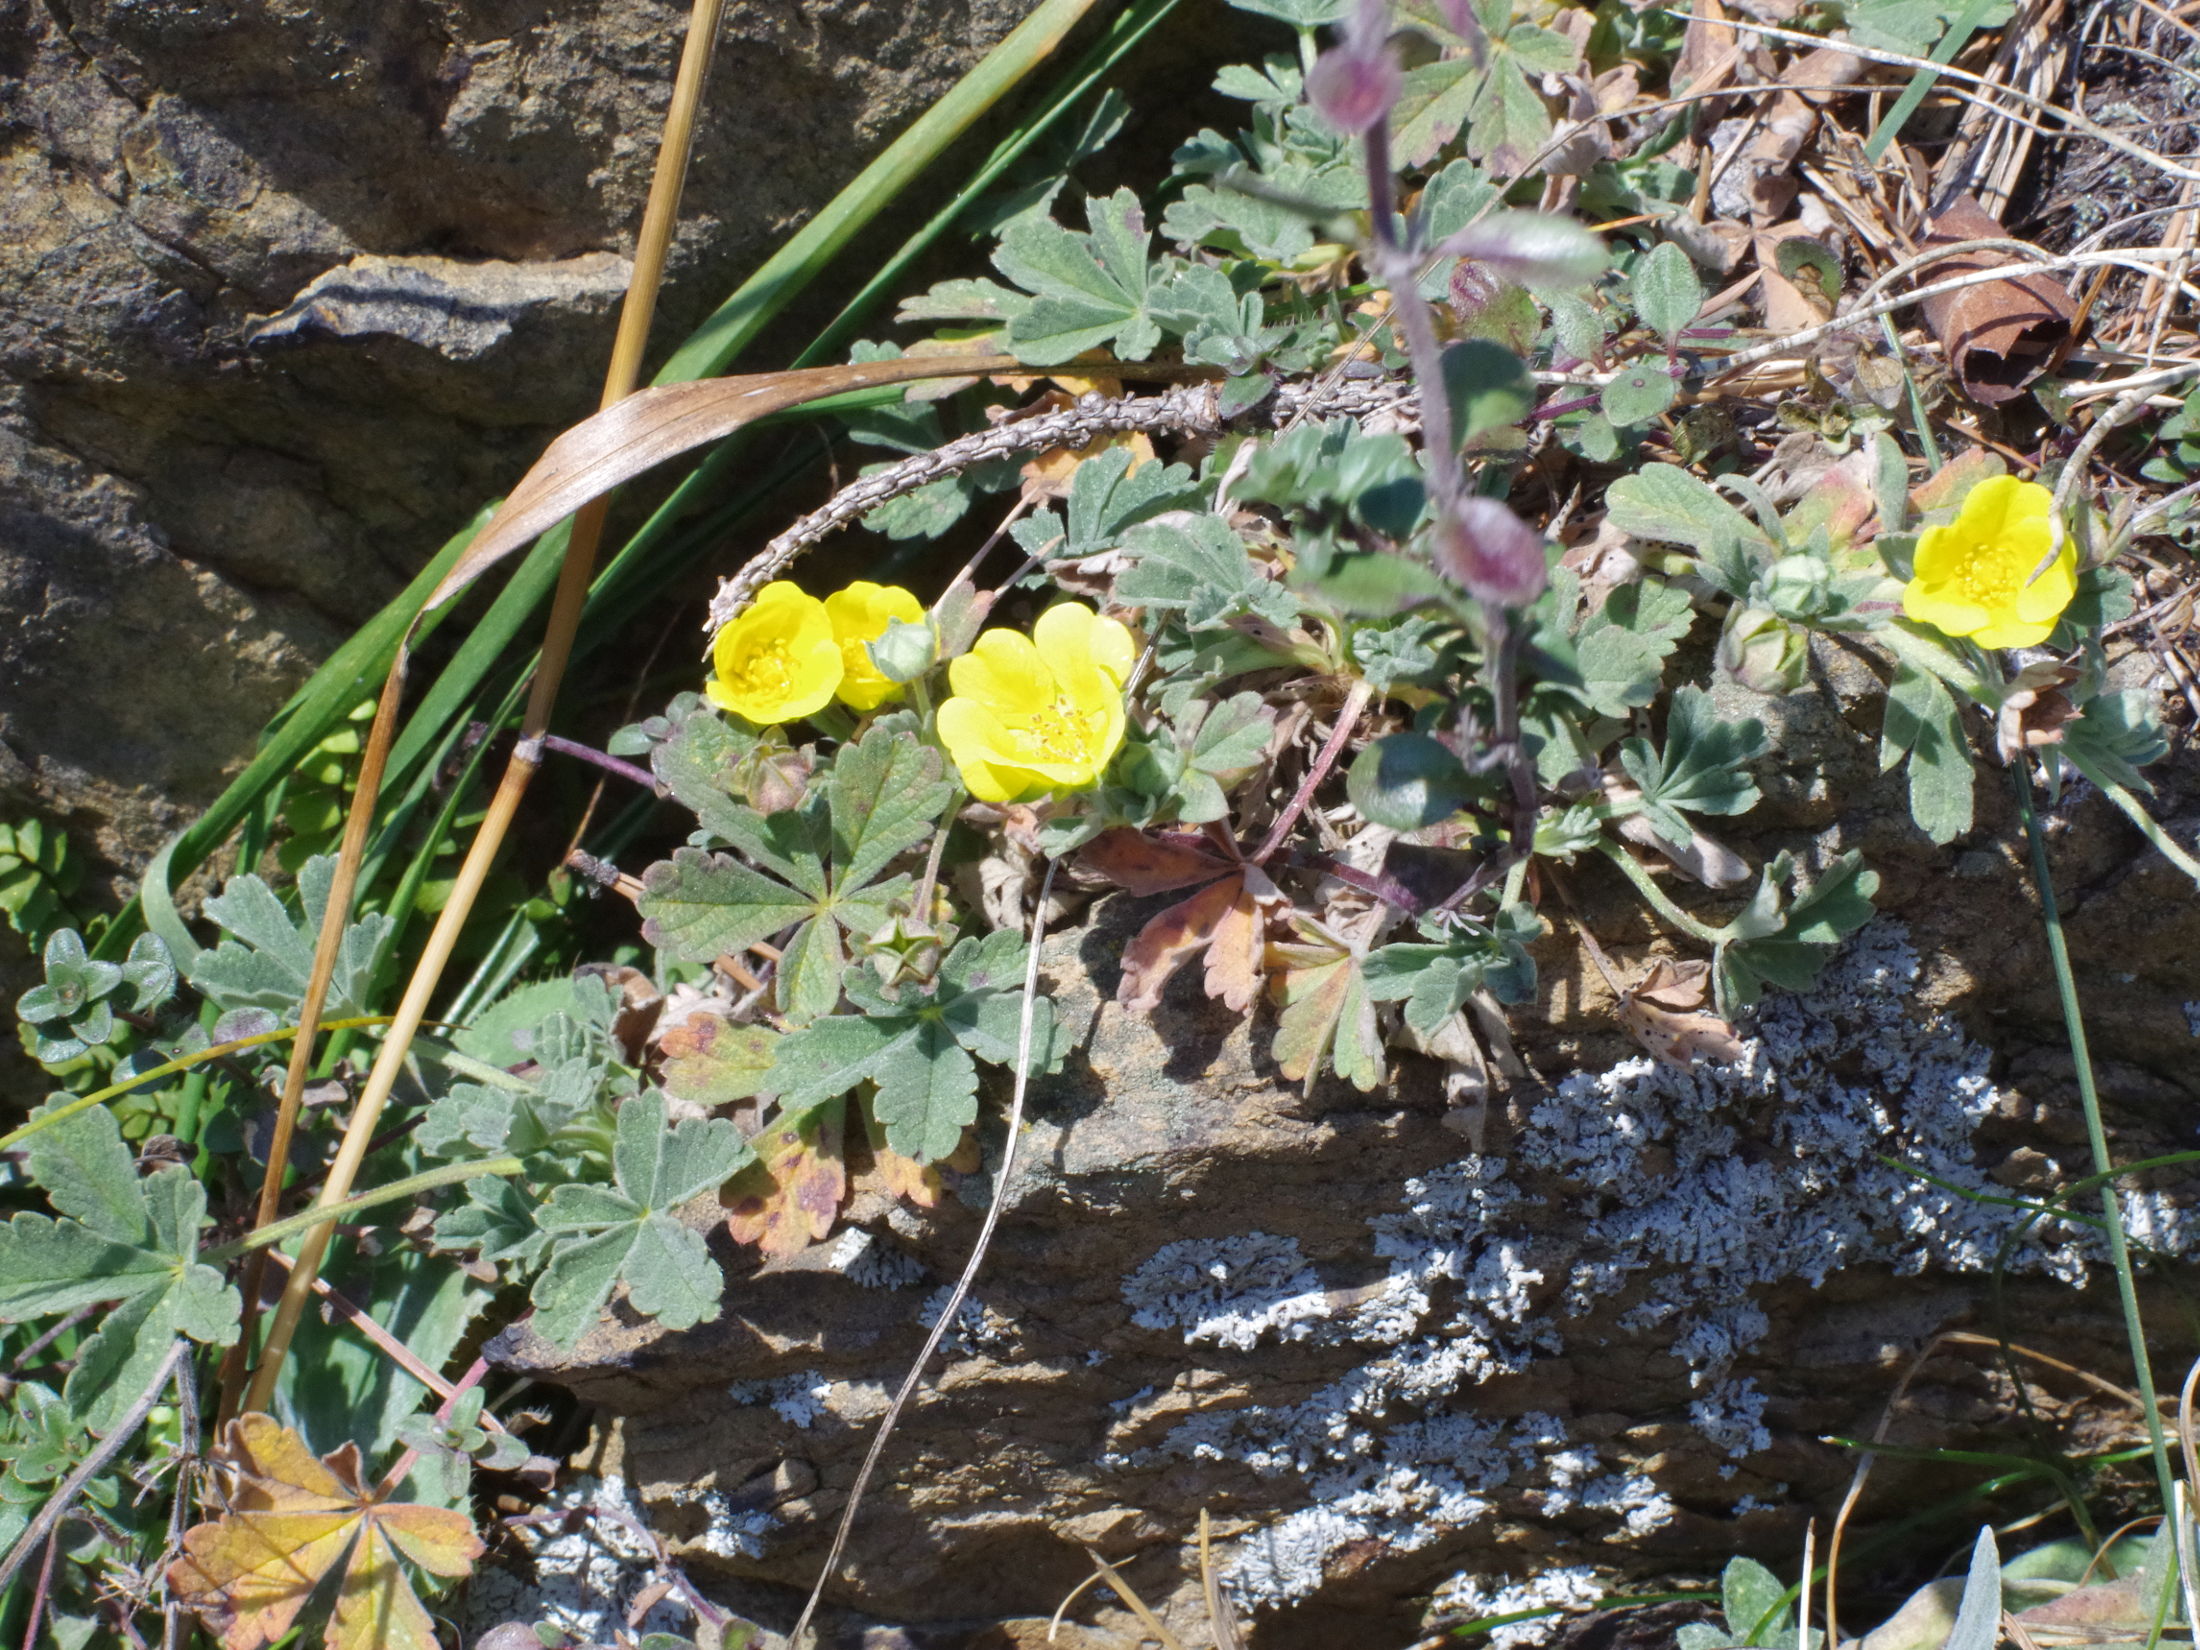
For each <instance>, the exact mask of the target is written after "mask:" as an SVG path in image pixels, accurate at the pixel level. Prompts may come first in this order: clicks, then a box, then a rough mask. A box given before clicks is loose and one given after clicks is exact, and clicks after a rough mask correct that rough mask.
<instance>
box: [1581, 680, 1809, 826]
mask: <svg viewBox="0 0 2200 1650" xmlns="http://www.w3.org/2000/svg"><path fill="white" fill-rule="evenodd" d="M1771 748H1772V745H1771V741H1770V740H1769V739H1768V738H1767V737H1766V735H1765V728H1764V724H1763V723H1762V722H1760V721H1758V720H1757V719H1756V718H1755V717H1745V718H1744V719H1742V720H1741V721H1738V722H1729V721H1724V720H1722V719H1721V718H1720V716H1719V713H1718V711H1717V710H1716V709H1714V708H1713V706H1712V703H1711V695H1710V694H1708V693H1706V692H1704V690H1703V689H1702V688H1699V687H1694V686H1689V687H1684V688H1682V689H1681V690H1680V691H1679V692H1677V693H1675V694H1674V695H1673V701H1672V706H1671V708H1670V709H1669V710H1668V711H1667V713H1666V719H1665V742H1664V744H1663V745H1662V746H1661V747H1660V748H1658V749H1656V750H1652V749H1651V747H1650V742H1649V741H1648V740H1646V739H1628V740H1625V741H1623V742H1622V743H1621V745H1620V748H1619V759H1620V764H1621V765H1622V766H1623V767H1625V768H1626V770H1627V773H1628V776H1629V777H1630V778H1632V779H1633V780H1634V782H1635V783H1636V784H1637V785H1638V786H1640V787H1641V789H1642V804H1643V812H1644V813H1645V814H1647V815H1648V816H1649V818H1650V822H1651V824H1652V825H1653V826H1655V827H1656V828H1657V832H1658V834H1659V835H1660V836H1662V837H1664V838H1665V839H1666V840H1667V841H1669V842H1674V843H1685V842H1687V841H1688V840H1689V838H1690V837H1691V836H1692V835H1693V834H1694V832H1693V830H1692V829H1691V827H1690V826H1689V824H1688V822H1687V821H1686V820H1684V819H1682V818H1681V817H1680V814H1681V813H1682V812H1687V813H1698V814H1740V813H1747V812H1748V811H1749V810H1750V809H1751V808H1754V807H1755V806H1756V805H1757V798H1758V796H1759V794H1760V793H1759V791H1758V789H1757V782H1756V781H1755V780H1754V779H1752V778H1750V776H1749V774H1748V772H1747V771H1746V770H1747V768H1748V765H1749V764H1750V763H1751V762H1754V761H1755V760H1756V759H1757V758H1758V757H1760V756H1762V755H1764V754H1765V752H1766V751H1768V750H1770V749H1771Z"/></svg>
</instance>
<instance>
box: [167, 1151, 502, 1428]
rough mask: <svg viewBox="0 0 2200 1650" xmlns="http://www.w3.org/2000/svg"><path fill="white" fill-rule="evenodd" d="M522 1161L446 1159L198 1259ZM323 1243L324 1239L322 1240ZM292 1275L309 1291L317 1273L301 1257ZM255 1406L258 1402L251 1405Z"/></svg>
mask: <svg viewBox="0 0 2200 1650" xmlns="http://www.w3.org/2000/svg"><path fill="white" fill-rule="evenodd" d="M522 1167H524V1165H522V1164H521V1162H520V1160H519V1159H518V1158H516V1157H484V1158H480V1159H478V1160H475V1161H471V1162H466V1163H446V1164H444V1165H443V1167H442V1168H440V1169H426V1170H423V1171H422V1172H421V1173H419V1174H415V1175H407V1176H406V1177H405V1178H404V1179H403V1180H393V1181H391V1182H390V1183H389V1184H388V1185H386V1186H377V1187H375V1188H374V1189H373V1190H372V1191H369V1192H361V1193H360V1194H359V1195H358V1196H356V1197H345V1198H339V1199H337V1200H336V1201H335V1202H333V1203H330V1202H322V1203H316V1204H315V1205H314V1206H313V1207H312V1208H310V1209H301V1210H299V1212H298V1213H296V1214H294V1215H292V1216H291V1217H290V1218H289V1219H287V1220H278V1221H275V1222H273V1223H272V1224H270V1225H266V1226H256V1227H254V1228H253V1229H252V1230H251V1231H250V1232H248V1233H247V1234H246V1235H245V1236H243V1237H241V1238H239V1239H237V1241H236V1242H235V1243H223V1244H218V1245H216V1246H215V1247H214V1248H212V1249H201V1250H200V1251H199V1260H200V1261H201V1263H203V1264H204V1265H207V1266H219V1265H221V1264H222V1262H224V1261H229V1260H235V1259H236V1258H237V1257H238V1256H239V1255H243V1254H249V1253H250V1252H251V1251H252V1250H255V1249H261V1248H265V1247H266V1246H267V1245H268V1244H270V1243H280V1242H282V1241H283V1240H284V1239H285V1238H291V1237H296V1236H297V1235H298V1234H299V1233H300V1232H303V1231H306V1230H308V1229H309V1228H311V1229H314V1230H321V1229H324V1228H333V1227H334V1226H335V1225H336V1223H337V1222H338V1221H341V1220H343V1219H344V1218H345V1217H347V1216H349V1215H355V1214H358V1213H360V1212H361V1211H362V1210H365V1209H372V1208H374V1207H375V1206H376V1205H377V1204H381V1203H391V1202H394V1201H396V1200H397V1199H399V1198H405V1197H412V1196H414V1195H415V1194H416V1193H419V1192H432V1191H434V1190H435V1189H436V1188H437V1187H438V1186H455V1185H457V1184H458V1182H460V1181H461V1180H472V1179H473V1178H474V1177H475V1176H476V1175H508V1174H518V1173H519V1172H520V1170H521V1168H522ZM323 1243H324V1246H325V1244H326V1239H324V1240H323ZM290 1275H291V1276H292V1277H293V1278H296V1277H301V1276H302V1277H304V1278H305V1280H306V1281H305V1283H304V1284H303V1285H301V1287H302V1288H304V1289H305V1290H306V1291H307V1292H308V1293H310V1292H311V1291H312V1289H313V1285H314V1281H315V1279H316V1277H317V1276H318V1274H317V1273H313V1272H308V1271H307V1270H306V1267H305V1262H304V1260H303V1259H302V1258H301V1259H300V1260H299V1261H297V1262H296V1263H295V1264H293V1265H292V1266H291V1269H290ZM253 1407H254V1408H258V1407H259V1406H258V1405H254V1406H253Z"/></svg>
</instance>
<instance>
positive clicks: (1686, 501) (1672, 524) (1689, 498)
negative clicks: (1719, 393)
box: [1604, 464, 1776, 597]
mask: <svg viewBox="0 0 2200 1650" xmlns="http://www.w3.org/2000/svg"><path fill="white" fill-rule="evenodd" d="M1604 502H1605V512H1606V515H1607V516H1608V517H1609V519H1610V520H1611V522H1612V524H1613V525H1614V526H1616V527H1619V528H1621V529H1623V530H1624V531H1626V532H1629V533H1632V534H1633V535H1634V536H1635V537H1637V538H1640V539H1649V540H1652V541H1654V542H1658V543H1664V544H1685V545H1687V546H1688V547H1689V548H1690V549H1692V550H1694V551H1695V552H1696V554H1697V558H1698V560H1699V561H1700V563H1701V564H1702V567H1703V572H1704V576H1705V577H1706V578H1708V579H1710V580H1711V581H1712V582H1713V583H1715V584H1717V585H1718V586H1719V587H1720V588H1721V589H1722V590H1724V591H1726V593H1727V594H1728V595H1730V596H1737V597H1740V596H1747V595H1748V593H1749V587H1750V584H1751V582H1752V581H1753V580H1754V579H1755V577H1756V574H1757V569H1758V567H1759V565H1760V564H1761V563H1763V562H1765V561H1768V560H1770V559H1771V558H1772V556H1773V555H1774V554H1775V553H1776V552H1775V548H1774V546H1773V543H1772V540H1771V539H1769V538H1767V537H1766V536H1765V532H1764V529H1763V528H1761V527H1760V526H1758V525H1757V523H1755V522H1753V521H1751V520H1750V519H1749V517H1747V516H1745V515H1743V514H1742V512H1741V511H1739V510H1737V509H1735V508H1734V506H1733V505H1731V504H1729V503H1727V501H1726V500H1725V499H1723V498H1721V497H1720V496H1719V495H1718V494H1717V493H1715V492H1713V491H1712V490H1711V489H1710V488H1709V487H1708V486H1706V485H1705V484H1704V483H1702V482H1700V481H1698V480H1697V479H1696V478H1695V477H1694V476H1692V475H1690V474H1689V473H1688V472H1687V471H1686V470H1683V469H1681V468H1680V467H1679V466H1678V465H1673V464H1646V465H1644V466H1643V467H1642V468H1641V469H1640V470H1637V471H1636V472H1635V473H1634V474H1632V475H1624V476H1621V477H1619V478H1618V479H1617V480H1615V481H1614V482H1613V483H1612V485H1611V488H1610V489H1609V490H1608V491H1607V492H1606V494H1605V501H1604Z"/></svg>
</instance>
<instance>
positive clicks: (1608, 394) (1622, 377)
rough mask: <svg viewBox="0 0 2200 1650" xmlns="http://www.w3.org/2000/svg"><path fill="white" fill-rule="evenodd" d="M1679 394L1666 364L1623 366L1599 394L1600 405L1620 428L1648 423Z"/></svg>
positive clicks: (1655, 362)
mask: <svg viewBox="0 0 2200 1650" xmlns="http://www.w3.org/2000/svg"><path fill="white" fill-rule="evenodd" d="M1679 394H1680V386H1679V385H1678V384H1676V383H1675V382H1674V381H1673V375H1672V373H1670V372H1668V371H1667V370H1666V366H1665V363H1664V362H1663V361H1637V362H1634V363H1633V364H1632V365H1629V366H1625V367H1622V368H1621V369H1620V370H1619V371H1618V372H1616V373H1614V374H1613V375H1612V376H1611V378H1610V379H1609V380H1607V381H1606V383H1605V386H1604V388H1603V389H1601V390H1599V391H1598V392H1597V406H1598V408H1599V409H1600V410H1601V411H1602V412H1603V414H1604V416H1605V417H1606V418H1608V419H1610V420H1611V421H1612V423H1613V424H1614V425H1615V426H1616V427H1617V428H1619V429H1623V430H1624V429H1628V428H1630V427H1632V426H1634V425H1636V424H1647V423H1649V422H1650V421H1651V420H1652V419H1654V418H1656V417H1657V416H1658V414H1660V413H1662V412H1664V411H1665V409H1666V408H1668V407H1670V406H1671V405H1672V404H1673V402H1674V400H1675V399H1676V398H1677V397H1678V396H1679Z"/></svg>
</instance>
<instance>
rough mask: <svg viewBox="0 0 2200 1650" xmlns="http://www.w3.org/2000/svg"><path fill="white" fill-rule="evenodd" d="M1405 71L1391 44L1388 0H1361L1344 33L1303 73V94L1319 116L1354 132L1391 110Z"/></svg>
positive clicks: (1402, 85) (1347, 132)
mask: <svg viewBox="0 0 2200 1650" xmlns="http://www.w3.org/2000/svg"><path fill="white" fill-rule="evenodd" d="M1404 87H1405V76H1404V74H1403V73H1402V72H1401V71H1400V70H1399V68H1398V59H1397V58H1396V57H1395V56H1393V55H1392V53H1391V50H1390V7H1389V4H1388V0H1360V5H1359V9H1358V10H1357V11H1355V12H1354V13H1353V15H1352V18H1351V21H1349V22H1348V23H1346V24H1345V28H1344V39H1343V40H1342V41H1340V42H1339V43H1338V44H1337V45H1336V46H1334V47H1332V48H1331V49H1330V50H1328V51H1326V52H1324V53H1322V55H1321V57H1320V58H1319V59H1318V60H1317V61H1316V62H1315V64H1314V67H1313V68H1312V69H1311V70H1310V71H1309V72H1308V74H1307V76H1306V97H1307V101H1308V102H1310V103H1312V104H1313V105H1314V107H1315V109H1316V110H1317V111H1318V112H1319V113H1320V115H1321V117H1322V119H1324V120H1326V121H1328V122H1329V124H1330V125H1332V126H1334V127H1335V128H1336V129H1337V130H1338V131H1340V132H1344V133H1346V134H1348V135H1352V136H1357V135H1358V134H1359V133H1361V132H1364V131H1366V130H1367V129H1368V128H1369V127H1370V126H1373V125H1374V124H1375V123H1376V122H1377V121H1379V120H1381V119H1382V118H1383V116H1385V115H1387V114H1389V113H1390V110H1391V106H1392V105H1393V104H1395V103H1396V102H1397V101H1398V94H1399V93H1400V92H1401V91H1402V90H1404Z"/></svg>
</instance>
